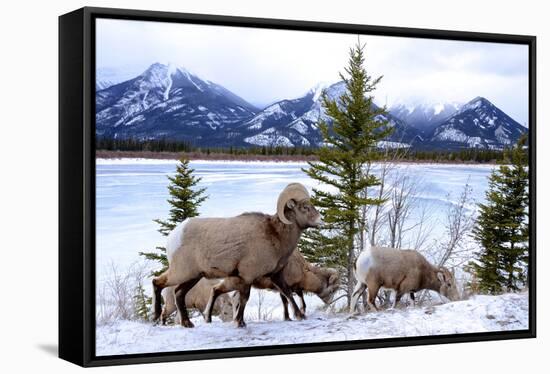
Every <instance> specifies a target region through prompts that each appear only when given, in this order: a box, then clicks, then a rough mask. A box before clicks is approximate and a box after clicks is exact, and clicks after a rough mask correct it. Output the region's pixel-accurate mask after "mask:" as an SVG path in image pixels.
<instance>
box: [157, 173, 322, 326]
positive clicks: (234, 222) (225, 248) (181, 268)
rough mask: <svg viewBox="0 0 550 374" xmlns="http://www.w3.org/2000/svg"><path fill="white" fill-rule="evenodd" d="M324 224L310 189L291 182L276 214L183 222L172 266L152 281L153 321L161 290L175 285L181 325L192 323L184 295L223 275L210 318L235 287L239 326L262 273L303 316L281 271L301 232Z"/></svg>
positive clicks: (172, 242)
mask: <svg viewBox="0 0 550 374" xmlns="http://www.w3.org/2000/svg"><path fill="white" fill-rule="evenodd" d="M321 224H322V220H321V216H320V214H319V212H318V211H317V210H316V209H315V207H314V206H313V205H312V204H311V201H310V197H309V193H308V192H307V189H306V188H305V187H304V186H303V185H301V184H299V183H291V184H289V185H288V186H287V187H286V188H285V189H284V190H283V191H282V192H281V194H280V195H279V198H278V200H277V212H276V214H274V215H268V214H264V213H243V214H241V215H239V216H236V217H230V218H199V217H195V218H190V219H188V220H185V221H184V222H182V223H180V224H179V225H178V226H176V228H175V229H174V230H173V231H172V232H171V233H170V235H169V236H168V239H167V244H166V253H167V256H168V262H169V267H168V270H166V271H165V272H164V273H163V274H161V275H160V276H158V277H156V278H154V279H153V290H154V292H153V295H154V303H153V305H154V314H153V318H154V320H157V319H158V318H159V317H160V314H161V292H162V289H163V288H165V287H170V286H176V288H175V297H176V306H177V308H178V312H179V314H180V317H181V318H180V320H181V324H182V325H183V326H185V327H193V324H192V322H191V321H190V320H189V317H188V314H187V310H186V308H185V295H186V294H187V292H188V291H189V290H190V289H191V288H192V287H193V286H194V285H195V284H196V283H197V282H198V281H199V280H200V279H201V278H203V277H205V278H209V279H212V278H221V279H223V281H222V282H220V283H219V284H217V285H216V286H215V287H213V288H212V292H211V296H210V300H209V302H208V304H207V306H206V310H205V319H206V321H207V322H210V320H211V313H212V308H213V305H214V303H215V301H216V298H217V297H218V296H219V295H221V294H223V293H226V292H230V291H234V290H235V291H238V292H239V300H238V304H239V306H238V308H237V313H236V315H235V316H234V319H235V322H236V323H237V325H238V326H240V327H243V326H245V322H244V308H245V306H246V303H247V301H248V298H249V296H250V287H251V285H252V283H253V282H254V281H255V280H257V279H259V278H261V277H269V278H270V279H271V280H272V281H273V283H274V285H275V286H276V287H277V289H278V290H279V291H280V292H281V294H283V295H284V296H285V297H286V298H287V299H288V301H289V302H290V303H291V306H292V308H293V310H294V313H295V316H296V317H297V318H298V319H301V318H303V314H302V313H301V312H300V310H299V308H298V306H297V305H296V302H295V301H294V299H293V298H292V295H291V294H292V291H291V290H290V288H289V287H288V285H286V283H285V282H284V279H283V276H282V271H281V270H282V269H283V268H284V266H285V265H286V263H287V262H288V259H289V258H290V255H291V254H292V252H293V251H294V248H296V245H297V244H298V241H299V239H300V236H301V234H302V232H303V231H304V230H306V229H308V228H310V227H317V226H319V225H321Z"/></svg>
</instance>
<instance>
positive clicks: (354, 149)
mask: <svg viewBox="0 0 550 374" xmlns="http://www.w3.org/2000/svg"><path fill="white" fill-rule="evenodd" d="M364 64H365V55H364V46H362V45H360V44H359V42H358V43H357V45H356V46H355V47H354V48H351V49H350V53H349V62H348V67H347V68H346V69H345V71H346V76H344V74H340V78H341V79H342V80H343V81H344V83H345V87H346V92H345V93H344V94H343V95H342V96H340V97H339V98H337V99H334V100H333V99H330V98H329V97H328V96H327V95H326V92H324V93H323V95H322V104H323V107H324V109H325V111H326V114H327V115H328V116H329V117H330V118H331V119H332V120H331V122H332V126H329V123H326V122H321V123H319V129H320V131H321V134H322V137H323V142H324V143H323V144H324V145H323V146H322V147H321V148H319V150H318V156H319V161H318V162H309V163H308V164H309V168H307V169H303V171H304V172H305V173H306V174H307V175H308V176H309V177H311V178H313V179H315V180H317V181H319V182H321V183H322V184H325V185H328V186H331V187H335V188H336V192H327V191H325V190H321V189H313V192H314V194H313V197H312V201H313V203H314V204H315V206H317V207H318V208H319V210H320V212H321V214H322V215H323V220H324V221H325V223H326V224H327V228H328V230H327V229H325V230H308V233H307V234H305V235H304V237H303V240H302V241H301V243H300V250H301V251H302V252H303V253H304V255H305V256H306V258H308V260H309V261H311V262H314V263H318V264H321V265H325V266H336V267H339V268H340V269H342V270H343V274H342V281H343V282H342V284H344V285H345V289H346V293H347V295H346V296H347V300H348V305H349V303H350V298H351V294H352V292H353V286H354V284H353V283H354V282H353V268H354V263H355V257H356V254H357V253H356V250H355V237H356V234H357V233H358V230H359V227H361V226H362V223H361V222H360V212H359V210H360V207H361V206H363V205H376V204H381V203H382V202H383V201H382V200H380V199H376V198H370V197H366V196H365V195H364V194H362V193H361V192H363V191H364V190H365V189H366V188H369V187H373V186H377V185H379V180H378V178H376V176H374V175H372V174H366V173H365V172H364V170H365V166H366V165H368V164H369V163H371V162H373V161H374V160H376V159H377V158H378V155H379V153H378V152H376V147H377V144H378V142H379V141H380V140H382V139H384V138H386V137H387V136H388V135H389V134H390V133H391V131H392V130H393V128H391V127H390V126H388V122H387V121H384V120H381V118H383V117H382V116H383V115H384V114H386V113H387V112H386V110H385V108H378V107H376V106H375V105H373V96H372V95H371V92H373V91H374V90H375V88H376V85H377V84H378V83H379V82H380V80H381V79H382V77H378V78H375V79H374V78H372V77H371V76H370V75H368V73H367V71H366V69H365V67H364Z"/></svg>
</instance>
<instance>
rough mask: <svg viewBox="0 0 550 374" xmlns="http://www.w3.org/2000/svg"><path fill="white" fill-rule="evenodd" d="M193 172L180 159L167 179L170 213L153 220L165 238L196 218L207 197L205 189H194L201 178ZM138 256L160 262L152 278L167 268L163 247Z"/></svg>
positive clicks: (186, 162) (187, 164)
mask: <svg viewBox="0 0 550 374" xmlns="http://www.w3.org/2000/svg"><path fill="white" fill-rule="evenodd" d="M194 171H195V170H194V169H191V168H190V167H189V160H187V159H185V158H183V157H182V158H181V159H180V163H179V164H178V166H177V168H176V175H175V176H173V177H172V176H170V177H168V179H169V180H170V184H169V185H168V192H169V193H170V198H169V199H168V203H169V204H170V205H171V208H170V212H169V215H168V218H167V219H166V220H160V219H155V220H154V221H155V222H156V223H158V224H159V226H160V228H159V229H158V231H159V232H160V233H161V234H162V235H164V236H167V235H168V234H169V233H170V231H172V230H173V229H174V227H176V226H177V224H178V223H180V222H183V221H184V220H186V219H188V218H191V217H196V216H198V215H199V212H198V208H199V206H200V205H201V204H202V202H204V200H206V199H207V197H208V196H206V195H204V192H205V191H206V189H205V188H197V187H196V186H197V184H198V183H199V182H200V181H201V178H198V177H195V176H194V175H193V172H194ZM139 254H140V255H141V256H144V257H145V258H146V259H148V260H153V261H158V262H160V264H161V268H160V269H159V270H157V271H154V272H153V273H152V275H154V276H158V275H160V274H162V273H163V272H164V271H165V270H166V269H167V268H168V258H167V257H166V248H164V247H156V252H140V253H139Z"/></svg>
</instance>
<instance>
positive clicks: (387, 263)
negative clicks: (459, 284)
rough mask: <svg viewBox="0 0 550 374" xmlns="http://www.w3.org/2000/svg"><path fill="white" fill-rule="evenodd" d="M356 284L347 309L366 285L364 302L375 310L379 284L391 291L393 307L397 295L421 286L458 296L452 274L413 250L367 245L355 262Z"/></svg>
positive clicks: (412, 291) (451, 298) (415, 289)
mask: <svg viewBox="0 0 550 374" xmlns="http://www.w3.org/2000/svg"><path fill="white" fill-rule="evenodd" d="M355 278H356V279H357V284H356V286H355V289H354V290H353V294H352V299H351V304H350V313H353V312H354V311H355V307H356V305H357V300H358V299H359V296H360V295H361V294H362V293H363V292H364V291H365V288H366V289H367V293H368V297H367V304H368V305H369V306H370V307H372V308H373V309H375V310H378V309H377V307H376V305H375V298H376V295H377V294H378V290H379V289H380V287H384V288H388V289H392V290H394V291H395V300H394V303H393V307H395V306H396V305H397V303H398V302H399V300H400V299H401V297H402V296H403V295H404V294H406V293H410V294H411V296H412V299H413V300H414V292H416V291H420V290H423V289H428V290H433V291H437V292H439V293H440V294H441V295H443V296H445V297H447V298H448V299H450V300H451V301H456V300H458V299H459V294H458V290H457V288H456V282H455V278H454V275H453V274H452V273H451V272H450V271H449V270H448V269H447V268H444V267H436V266H434V265H432V264H430V263H429V262H428V260H426V258H424V256H422V255H421V254H420V253H419V252H417V251H414V250H400V249H395V248H384V247H371V248H369V249H367V250H365V251H363V252H362V253H361V254H360V255H359V257H358V258H357V261H356V262H355Z"/></svg>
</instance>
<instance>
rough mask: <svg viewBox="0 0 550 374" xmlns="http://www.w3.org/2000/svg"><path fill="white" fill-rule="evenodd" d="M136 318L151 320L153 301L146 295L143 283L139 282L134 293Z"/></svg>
mask: <svg viewBox="0 0 550 374" xmlns="http://www.w3.org/2000/svg"><path fill="white" fill-rule="evenodd" d="M133 299H134V300H133V301H134V318H136V319H142V320H145V321H147V320H149V311H150V310H151V303H152V301H153V299H152V298H151V297H150V296H147V294H146V293H145V287H143V283H141V282H139V283H138V285H137V286H136V289H135V291H134V298H133Z"/></svg>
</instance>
